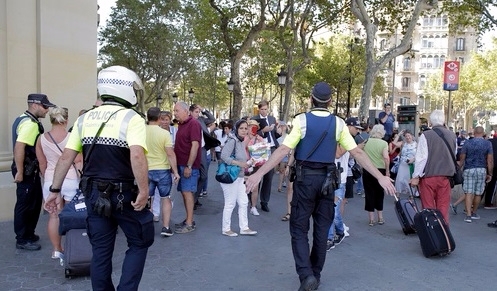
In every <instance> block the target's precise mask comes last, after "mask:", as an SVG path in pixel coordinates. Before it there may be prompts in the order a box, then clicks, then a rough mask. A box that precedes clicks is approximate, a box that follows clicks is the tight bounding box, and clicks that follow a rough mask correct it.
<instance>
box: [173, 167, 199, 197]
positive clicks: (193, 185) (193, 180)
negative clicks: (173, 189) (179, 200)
mask: <svg viewBox="0 0 497 291" xmlns="http://www.w3.org/2000/svg"><path fill="white" fill-rule="evenodd" d="M178 168H179V169H178V170H179V175H180V179H179V183H178V188H177V189H178V191H179V192H192V193H195V192H196V191H197V184H198V178H199V177H200V171H199V169H192V174H191V176H190V177H188V178H185V175H184V174H183V173H184V172H185V168H186V166H178Z"/></svg>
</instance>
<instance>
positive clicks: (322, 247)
mask: <svg viewBox="0 0 497 291" xmlns="http://www.w3.org/2000/svg"><path fill="white" fill-rule="evenodd" d="M325 178H326V173H324V172H323V174H310V175H309V174H307V175H306V174H303V178H302V179H298V177H297V179H296V180H295V182H294V183H293V198H292V202H291V207H292V212H291V215H290V235H291V237H292V251H293V257H294V260H295V268H296V271H297V274H298V275H299V278H300V280H301V281H302V280H303V279H305V278H306V277H307V276H310V275H314V276H315V277H316V278H317V279H320V278H321V270H322V269H323V266H324V262H325V259H326V241H327V239H328V231H329V229H330V226H331V223H332V222H333V218H334V215H335V210H334V206H335V204H334V195H327V196H323V195H321V187H322V185H323V182H324V180H325ZM300 180H301V181H300ZM311 216H312V219H313V234H312V238H313V241H312V248H310V247H309V239H308V232H309V228H310V218H311ZM309 250H310V251H309Z"/></svg>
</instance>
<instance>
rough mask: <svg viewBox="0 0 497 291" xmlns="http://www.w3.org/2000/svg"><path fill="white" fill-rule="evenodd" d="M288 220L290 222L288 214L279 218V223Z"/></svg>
mask: <svg viewBox="0 0 497 291" xmlns="http://www.w3.org/2000/svg"><path fill="white" fill-rule="evenodd" d="M288 220H290V213H287V214H285V216H283V217H282V218H281V221H288Z"/></svg>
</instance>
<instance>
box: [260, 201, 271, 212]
mask: <svg viewBox="0 0 497 291" xmlns="http://www.w3.org/2000/svg"><path fill="white" fill-rule="evenodd" d="M261 210H262V211H265V212H269V207H267V204H266V203H261Z"/></svg>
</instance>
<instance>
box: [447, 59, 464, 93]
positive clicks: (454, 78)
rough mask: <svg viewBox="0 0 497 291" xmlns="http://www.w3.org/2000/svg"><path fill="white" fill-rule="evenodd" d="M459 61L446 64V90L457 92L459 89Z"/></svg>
mask: <svg viewBox="0 0 497 291" xmlns="http://www.w3.org/2000/svg"><path fill="white" fill-rule="evenodd" d="M460 68H461V67H460V65H459V62H458V61H448V62H445V63H444V90H445V91H455V90H458V89H459V70H460Z"/></svg>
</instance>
